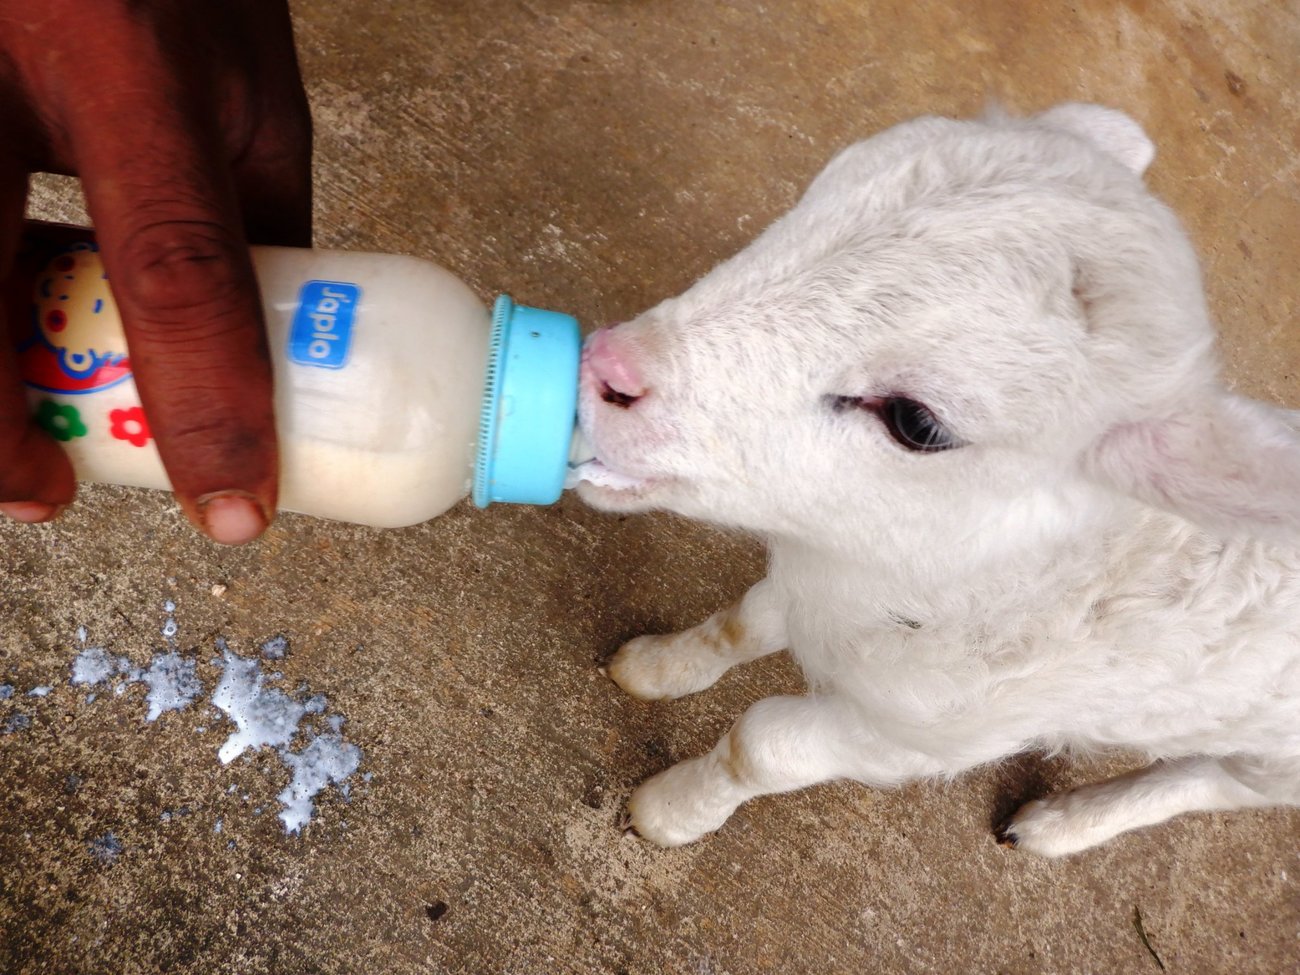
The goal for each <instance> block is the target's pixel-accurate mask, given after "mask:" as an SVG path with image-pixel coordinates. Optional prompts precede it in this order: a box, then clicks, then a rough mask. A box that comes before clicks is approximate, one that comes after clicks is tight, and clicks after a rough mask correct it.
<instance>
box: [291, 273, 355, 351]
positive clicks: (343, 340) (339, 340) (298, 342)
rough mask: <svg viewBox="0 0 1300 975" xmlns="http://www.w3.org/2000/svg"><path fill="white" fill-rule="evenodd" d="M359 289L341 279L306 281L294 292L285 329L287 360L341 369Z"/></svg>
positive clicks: (350, 343) (350, 339) (347, 346)
mask: <svg viewBox="0 0 1300 975" xmlns="http://www.w3.org/2000/svg"><path fill="white" fill-rule="evenodd" d="M360 301H361V289H360V288H359V287H357V286H356V285H355V284H347V283H346V282H343V281H308V282H307V283H306V284H304V285H303V286H302V291H301V292H300V293H299V295H298V310H297V311H296V312H295V313H294V316H293V327H292V328H291V329H290V330H289V359H290V361H291V362H296V363H298V364H299V365H303V366H319V367H320V368H322V369H342V368H343V367H344V365H346V364H347V360H348V350H349V348H350V347H351V345H352V325H353V322H354V320H355V318H356V313H357V304H358V303H359V302H360Z"/></svg>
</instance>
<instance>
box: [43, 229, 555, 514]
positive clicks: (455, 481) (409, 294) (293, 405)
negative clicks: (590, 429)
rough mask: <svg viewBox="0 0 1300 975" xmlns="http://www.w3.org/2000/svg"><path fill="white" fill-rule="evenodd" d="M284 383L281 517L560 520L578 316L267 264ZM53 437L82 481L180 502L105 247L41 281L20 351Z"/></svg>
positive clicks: (411, 275) (426, 277)
mask: <svg viewBox="0 0 1300 975" xmlns="http://www.w3.org/2000/svg"><path fill="white" fill-rule="evenodd" d="M252 256H253V264H254V267H255V269H256V271H257V278H258V282H259V285H260V288H261V294H262V303H263V306H264V308H265V315H266V326H267V337H268V342H269V345H270V349H271V357H272V361H273V363H274V372H275V408H276V417H277V428H278V431H279V437H280V456H281V474H280V477H281V487H280V507H281V508H282V509H283V510H289V511H298V512H303V513H305V514H310V515H317V516H320V517H324V518H336V519H340V520H343V521H350V522H355V523H358V524H366V525H374V526H378V527H398V526H402V525H410V524H415V523H417V522H420V521H424V520H426V519H428V518H431V517H433V516H435V515H438V514H441V513H442V512H443V511H445V510H447V509H448V508H450V507H451V506H452V505H453V504H455V503H456V502H457V501H458V500H460V499H461V498H462V497H464V496H465V495H466V494H467V493H472V494H473V497H474V501H475V503H476V504H478V505H479V506H480V507H486V506H487V505H488V504H490V503H491V502H493V501H511V502H519V503H528V504H549V503H551V502H553V501H555V500H556V499H557V498H558V497H559V496H560V493H561V491H562V490H563V487H564V481H565V475H566V473H567V471H568V460H569V454H570V449H571V441H572V439H573V437H574V425H575V414H576V401H577V388H578V383H577V376H578V362H579V356H580V347H581V338H580V334H579V330H578V323H577V322H576V321H575V320H574V319H573V318H572V317H570V316H568V315H563V314H560V313H557V312H549V311H542V310H540V309H534V308H527V307H525V306H521V305H515V304H514V302H512V301H511V300H510V299H509V298H508V297H506V296H502V297H500V298H498V299H497V301H496V304H495V306H494V308H493V309H492V311H491V312H489V310H488V309H487V308H486V307H485V306H484V305H483V304H482V303H481V302H480V301H479V299H478V298H477V297H476V296H475V295H474V293H473V292H472V291H471V290H470V289H469V288H468V287H467V286H466V285H465V284H463V283H462V282H461V281H460V280H459V279H458V278H456V277H455V276H454V275H452V274H451V273H450V272H448V271H446V270H444V269H443V268H441V267H438V266H437V265H435V264H432V263H430V262H428V261H423V260H419V259H416V258H411V257H395V256H391V255H382V254H357V253H345V252H339V251H326V250H299V249H294V248H281V247H254V248H252ZM18 355H19V360H20V365H21V371H22V374H23V378H24V381H25V382H26V384H27V386H28V391H29V400H30V403H31V407H32V409H33V411H34V413H35V416H36V418H37V420H38V422H39V423H40V424H41V426H43V427H44V428H45V429H46V430H47V431H48V432H49V433H51V434H52V435H53V436H54V437H55V438H57V439H58V440H60V441H61V442H62V446H63V448H64V450H65V451H66V452H67V454H68V456H69V457H70V459H71V461H72V464H73V467H74V469H75V470H76V473H77V477H78V479H79V480H88V481H101V482H106V483H113V484H124V485H132V486H138V487H147V488H169V487H170V484H169V482H168V479H167V474H166V472H165V471H164V470H163V467H162V463H161V461H160V460H159V457H158V452H157V450H156V448H155V446H154V442H153V437H152V435H151V433H150V429H149V422H148V418H147V417H146V416H145V414H144V410H143V409H142V408H141V406H140V400H139V397H138V395H137V393H136V389H135V383H134V381H133V379H132V373H131V361H130V355H129V350H128V349H127V346H126V340H125V336H124V333H123V330H122V323H121V319H120V318H119V316H118V313H117V308H116V305H115V304H114V302H113V296H112V293H111V292H110V290H109V282H108V279H107V275H106V274H105V272H104V268H103V264H102V263H101V261H100V257H99V253H98V248H97V246H96V245H95V244H93V243H89V242H83V243H78V244H75V245H73V246H71V247H70V248H65V249H63V250H62V252H60V253H57V254H55V255H54V256H53V257H52V258H51V259H50V260H49V262H48V263H47V264H45V266H44V268H43V270H41V271H40V272H39V273H38V274H37V276H36V279H35V283H34V289H33V295H32V312H31V332H30V334H29V335H28V336H27V337H26V338H25V339H24V340H23V341H22V342H21V343H20V345H19V350H18Z"/></svg>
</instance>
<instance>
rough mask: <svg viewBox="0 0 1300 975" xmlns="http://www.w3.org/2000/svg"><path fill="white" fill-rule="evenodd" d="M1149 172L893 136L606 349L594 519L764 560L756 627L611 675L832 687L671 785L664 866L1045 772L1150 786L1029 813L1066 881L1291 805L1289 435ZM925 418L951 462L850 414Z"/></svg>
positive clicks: (665, 805)
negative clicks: (1237, 360) (781, 673)
mask: <svg viewBox="0 0 1300 975" xmlns="http://www.w3.org/2000/svg"><path fill="white" fill-rule="evenodd" d="M1152 153H1153V150H1152V149H1151V144H1150V142H1149V141H1148V140H1147V138H1146V136H1145V134H1144V133H1143V132H1142V131H1141V128H1140V127H1139V126H1138V125H1137V123H1135V122H1133V121H1132V120H1131V119H1129V118H1127V117H1126V116H1123V115H1122V114H1120V113H1118V112H1114V111H1111V110H1108V109H1101V108H1098V107H1096V106H1080V105H1069V106H1061V107H1058V108H1057V109H1054V110H1052V111H1051V112H1048V113H1045V114H1044V115H1042V116H1038V117H1035V118H1029V119H1010V118H994V119H986V120H983V121H967V122H961V121H951V120H946V119H937V118H926V119H920V120H917V121H915V122H911V123H907V124H904V125H900V126H897V127H896V128H894V129H891V130H889V131H887V132H885V133H883V134H881V135H879V136H877V137H875V138H873V139H870V140H867V141H866V142H863V143H861V144H859V145H857V146H854V147H852V148H849V149H848V150H846V151H845V152H843V153H842V154H841V155H840V156H839V157H838V158H836V159H835V160H834V161H832V162H831V164H830V165H829V166H828V167H827V168H826V170H825V171H824V172H823V173H822V174H821V175H820V176H819V177H818V178H817V179H816V180H815V181H814V183H813V184H812V186H811V187H810V189H809V190H808V192H807V194H806V195H805V197H804V198H803V200H802V201H801V202H800V203H799V204H798V206H796V207H795V209H794V210H793V211H791V212H790V213H789V214H787V215H786V216H784V217H783V218H781V219H780V220H778V221H777V223H776V224H775V225H773V226H772V227H771V228H770V229H769V230H768V231H767V232H766V233H764V234H763V235H762V236H761V237H760V238H759V239H758V240H757V241H755V242H754V243H753V244H752V245H751V246H750V247H749V248H747V249H746V250H745V251H743V252H742V253H740V254H739V255H737V256H736V257H735V258H733V259H731V260H730V261H727V262H726V263H724V264H722V265H721V266H720V267H718V268H717V269H715V270H714V271H713V272H711V273H710V274H709V275H707V276H706V277H705V278H704V279H702V280H701V281H700V282H699V283H698V284H696V285H695V286H694V287H693V288H691V289H690V290H689V291H687V292H686V293H685V294H683V295H682V296H680V297H678V298H675V299H672V300H669V301H666V302H664V303H663V304H662V305H660V306H659V307H657V308H654V309H652V310H650V311H648V312H646V313H645V314H644V315H642V316H640V317H639V318H637V319H635V320H634V321H632V322H630V323H628V324H626V325H622V326H619V327H618V328H616V329H613V330H612V331H611V332H610V333H609V334H608V341H607V342H606V344H605V354H607V355H615V354H619V355H624V356H626V357H628V359H629V360H631V361H633V362H634V365H635V372H636V373H637V374H638V375H639V376H640V377H641V378H642V379H643V380H644V383H645V392H644V395H643V396H641V397H640V398H639V399H636V400H635V402H632V403H631V404H630V405H629V404H627V403H617V402H615V403H607V402H605V401H604V400H603V399H602V398H601V397H600V395H599V391H600V389H601V384H600V382H599V381H596V382H591V381H587V382H584V383H583V395H582V400H581V404H580V409H581V416H582V421H583V427H584V429H585V432H586V434H587V436H588V437H589V439H590V443H591V447H592V449H593V451H594V453H595V456H596V458H597V460H596V461H594V462H593V464H595V465H596V466H595V468H594V469H595V470H598V471H599V472H600V477H599V478H593V479H591V482H590V483H587V484H583V485H581V486H580V491H581V493H582V495H583V496H584V497H585V498H586V499H587V500H588V501H590V502H591V503H593V504H595V505H596V506H598V507H603V508H606V509H609V510H616V511H633V510H646V509H650V508H666V509H670V510H675V511H678V512H681V513H683V514H686V515H690V516H694V517H698V518H702V519H705V520H708V521H712V522H715V523H718V524H721V525H726V526H730V527H736V528H741V529H746V530H749V531H751V532H754V533H756V534H758V535H760V536H761V537H763V538H764V539H765V540H766V541H767V542H768V544H769V548H770V552H771V567H770V573H769V577H768V579H767V580H766V581H765V582H764V583H763V584H762V585H761V586H760V587H759V588H758V589H756V590H755V591H754V592H751V594H750V596H749V597H747V598H746V600H745V601H744V602H743V603H742V604H741V605H740V606H739V607H738V608H736V609H734V610H732V611H731V616H726V614H720V616H719V617H715V618H714V619H713V620H711V621H710V622H709V623H706V624H703V625H702V626H701V627H699V628H697V629H696V630H692V631H688V632H687V633H685V634H680V635H677V636H674V637H664V638H657V639H654V640H644V641H634V642H633V644H629V645H628V647H626V648H624V650H623V651H621V652H620V654H619V656H618V657H616V658H615V661H614V662H613V665H612V666H611V672H612V674H613V676H614V678H615V679H616V680H618V681H619V682H620V683H621V684H622V685H623V686H624V687H626V688H628V689H629V690H631V691H632V692H633V693H638V694H641V695H643V696H647V697H668V696H676V695H677V694H680V693H686V692H688V691H692V690H699V689H701V688H702V687H704V686H707V684H708V683H710V682H711V681H712V680H713V679H716V677H717V676H718V675H719V674H720V673H721V672H722V671H723V670H725V669H726V667H727V666H729V665H730V664H732V663H737V662H742V661H743V660H745V659H750V658H752V657H754V656H758V655H760V654H761V653H765V652H770V651H772V650H775V649H779V648H781V647H786V646H788V647H789V649H790V651H791V652H792V654H793V656H794V658H795V659H796V660H797V661H798V663H799V665H800V666H801V667H802V669H803V671H804V673H805V675H806V677H807V678H808V681H809V683H810V685H811V688H812V690H813V694H812V696H810V697H808V698H805V699H802V700H800V699H773V700H771V701H768V702H762V703H761V704H760V705H758V706H757V707H756V708H754V709H753V710H751V711H750V712H749V713H748V714H746V715H745V717H743V718H742V719H741V721H740V722H738V724H737V726H736V728H735V729H733V731H732V732H731V734H730V735H729V736H728V737H727V738H726V739H724V740H723V742H721V743H720V744H719V746H718V748H717V749H715V750H714V752H713V753H711V754H710V755H709V756H705V757H704V758H702V759H697V760H695V761H694V762H690V763H684V764H683V765H681V766H678V767H676V768H674V769H671V770H669V771H668V772H666V773H664V774H663V775H661V776H659V777H656V779H655V780H652V781H651V782H650V783H647V785H646V786H644V787H643V788H642V790H639V791H638V794H637V796H636V797H634V800H633V802H632V807H631V808H632V814H633V821H634V824H635V825H636V827H637V828H638V829H639V830H640V831H641V832H642V833H643V834H644V835H647V836H649V837H650V838H652V839H655V840H657V841H659V842H663V843H677V842H686V841H688V840H690V839H693V838H695V837H696V836H698V835H700V834H701V833H702V832H705V831H707V830H709V829H713V828H717V826H719V825H721V822H722V821H723V820H725V819H726V816H727V815H728V814H729V813H730V811H731V810H732V809H734V808H735V806H736V805H737V804H738V803H739V802H742V801H744V800H745V799H747V798H750V797H752V796H754V795H758V794H761V793H763V792H771V791H783V790H785V789H790V788H796V787H799V786H802V785H810V784H813V783H814V782H817V781H822V780H824V779H827V778H834V777H851V778H856V779H859V780H861V781H864V782H868V783H871V784H875V785H882V786H884V785H893V784H897V783H900V782H902V781H905V780H907V779H909V778H913V777H916V776H949V775H955V774H957V773H960V772H961V771H963V770H965V769H968V768H971V767H973V766H975V765H978V764H981V763H985V762H989V761H994V760H997V759H999V758H1002V757H1004V756H1007V755H1009V754H1012V753H1015V752H1018V751H1021V750H1024V749H1031V748H1042V749H1050V750H1066V749H1095V748H1103V747H1110V746H1119V747H1124V748H1129V749H1136V750H1139V751H1141V752H1144V753H1145V754H1147V755H1148V756H1150V758H1151V759H1152V760H1153V761H1159V762H1160V764H1157V765H1155V766H1153V767H1152V768H1151V769H1149V770H1146V771H1144V772H1142V773H1138V774H1137V775H1135V776H1134V777H1131V778H1125V779H1121V780H1117V781H1116V782H1115V783H1109V784H1106V785H1103V786H1097V787H1094V789H1093V790H1092V791H1088V790H1082V791H1081V792H1080V793H1078V794H1076V795H1074V796H1065V797H1054V798H1052V799H1049V800H1046V801H1045V803H1042V804H1037V805H1033V806H1031V807H1027V808H1026V809H1025V810H1023V811H1022V813H1021V814H1020V815H1019V816H1018V817H1017V818H1016V820H1015V821H1014V822H1013V823H1012V824H1011V826H1010V827H1009V831H1008V834H1007V835H1008V837H1009V838H1011V839H1013V840H1015V841H1017V842H1019V843H1020V844H1021V845H1022V846H1024V847H1026V848H1028V849H1033V850H1036V851H1038V852H1042V853H1047V854H1059V853H1068V852H1072V851H1074V850H1077V849H1082V848H1083V847H1086V846H1089V845H1092V844H1093V843H1096V842H1100V841H1102V840H1104V839H1106V838H1108V837H1109V836H1111V835H1114V834H1115V833H1117V832H1120V831H1121V830H1124V829H1128V828H1131V827H1133V826H1137V825H1143V824H1145V823H1149V822H1155V821H1158V820H1159V819H1162V818H1165V817H1167V816H1169V815H1173V814H1175V813H1177V812H1180V811H1185V810H1194V809H1211V808H1233V807H1239V806H1249V805H1264V804H1269V803H1294V802H1300V437H1298V436H1297V432H1296V424H1295V418H1294V415H1293V414H1288V413H1286V412H1285V411H1282V410H1280V409H1277V408H1275V407H1272V406H1268V405H1265V404H1262V403H1258V402H1254V401H1250V400H1247V399H1245V398H1243V397H1240V396H1235V395H1233V394H1231V393H1229V392H1228V391H1227V390H1226V389H1225V388H1224V387H1223V386H1222V385H1221V383H1220V381H1219V379H1218V363H1217V360H1216V357H1215V354H1214V349H1213V346H1214V332H1213V328H1212V326H1211V323H1210V320H1209V316H1208V312H1207V309H1206V304H1205V299H1204V296H1203V291H1202V286H1201V281H1200V272H1199V269H1198V266H1197V262H1196V259H1195V256H1194V254H1193V252H1192V249H1191V247H1190V244H1189V243H1188V241H1187V238H1186V236H1185V234H1184V233H1183V231H1182V229H1181V227H1180V226H1179V224H1178V221H1177V220H1176V218H1175V217H1174V216H1173V214H1172V213H1170V211H1169V210H1168V209H1167V208H1166V207H1165V206H1163V205H1162V204H1161V203H1160V202H1158V201H1157V200H1156V199H1155V198H1154V197H1153V196H1152V195H1151V194H1150V193H1149V192H1148V191H1147V190H1146V188H1145V187H1144V186H1143V184H1142V181H1141V177H1140V174H1141V172H1142V171H1143V170H1144V169H1145V167H1146V165H1147V164H1148V163H1149V162H1150V160H1151V157H1152ZM586 368H587V369H588V370H591V369H592V368H594V367H592V366H591V365H590V364H588V366H587V367H586ZM900 396H901V397H906V398H907V399H910V400H914V401H918V402H920V403H923V404H925V406H926V407H928V409H929V410H930V412H931V413H932V414H933V415H934V416H936V417H937V418H938V419H939V421H940V422H941V423H942V424H943V426H944V427H945V428H946V429H947V430H948V431H949V432H950V433H951V434H952V435H953V436H954V437H955V438H956V439H957V440H958V441H959V442H960V443H961V444H962V445H961V446H959V447H956V448H955V449H951V450H946V451H943V452H936V453H921V452H915V451H911V450H908V449H906V448H905V447H903V446H900V444H899V443H898V442H896V440H895V439H894V438H893V437H891V435H890V433H889V431H888V429H887V425H886V422H885V419H884V417H883V415H882V414H879V413H873V412H871V410H870V409H865V408H856V407H852V406H850V407H848V408H844V406H843V404H844V403H846V402H851V403H868V404H869V403H873V402H875V403H878V402H880V401H881V400H883V399H886V398H889V397H900ZM727 619H730V620H731V622H732V623H733V624H739V626H736V625H732V626H731V627H730V629H728V628H727V627H726V626H724V622H725V620H727ZM737 633H741V634H743V636H742V637H736V634H737Z"/></svg>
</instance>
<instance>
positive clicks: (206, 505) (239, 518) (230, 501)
mask: <svg viewBox="0 0 1300 975" xmlns="http://www.w3.org/2000/svg"><path fill="white" fill-rule="evenodd" d="M199 515H200V517H201V518H202V519H203V530H204V531H205V532H207V534H208V537H209V538H211V539H212V540H213V541H214V542H219V543H220V544H222V545H243V544H244V543H245V542H251V541H252V540H253V539H255V538H256V537H257V536H258V535H260V534H262V532H264V531H266V516H265V515H263V514H262V509H261V508H260V507H259V506H258V504H257V502H256V501H255V500H253V496H252V495H250V494H245V493H244V492H242V491H227V492H225V493H222V494H209V495H205V496H204V497H202V498H199Z"/></svg>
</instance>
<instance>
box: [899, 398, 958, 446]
mask: <svg viewBox="0 0 1300 975" xmlns="http://www.w3.org/2000/svg"><path fill="white" fill-rule="evenodd" d="M880 418H881V419H882V420H884V421H885V428H886V429H887V430H888V431H889V435H890V436H891V437H893V438H894V439H895V440H897V441H898V442H899V443H900V444H902V445H903V446H904V447H906V448H907V449H908V450H920V451H925V452H927V453H928V452H932V451H936V450H949V449H951V448H952V447H959V446H961V442H960V441H959V440H958V439H957V438H956V437H954V436H953V435H952V434H951V433H949V432H948V430H947V429H946V428H945V427H944V425H943V424H942V423H940V422H939V421H938V420H937V419H936V418H935V415H934V414H933V413H931V412H930V410H929V408H928V407H926V406H925V405H924V404H922V403H918V402H917V401H916V400H914V399H908V398H907V397H905V396H890V397H887V398H886V399H885V401H884V403H883V405H882V406H881V413H880Z"/></svg>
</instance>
